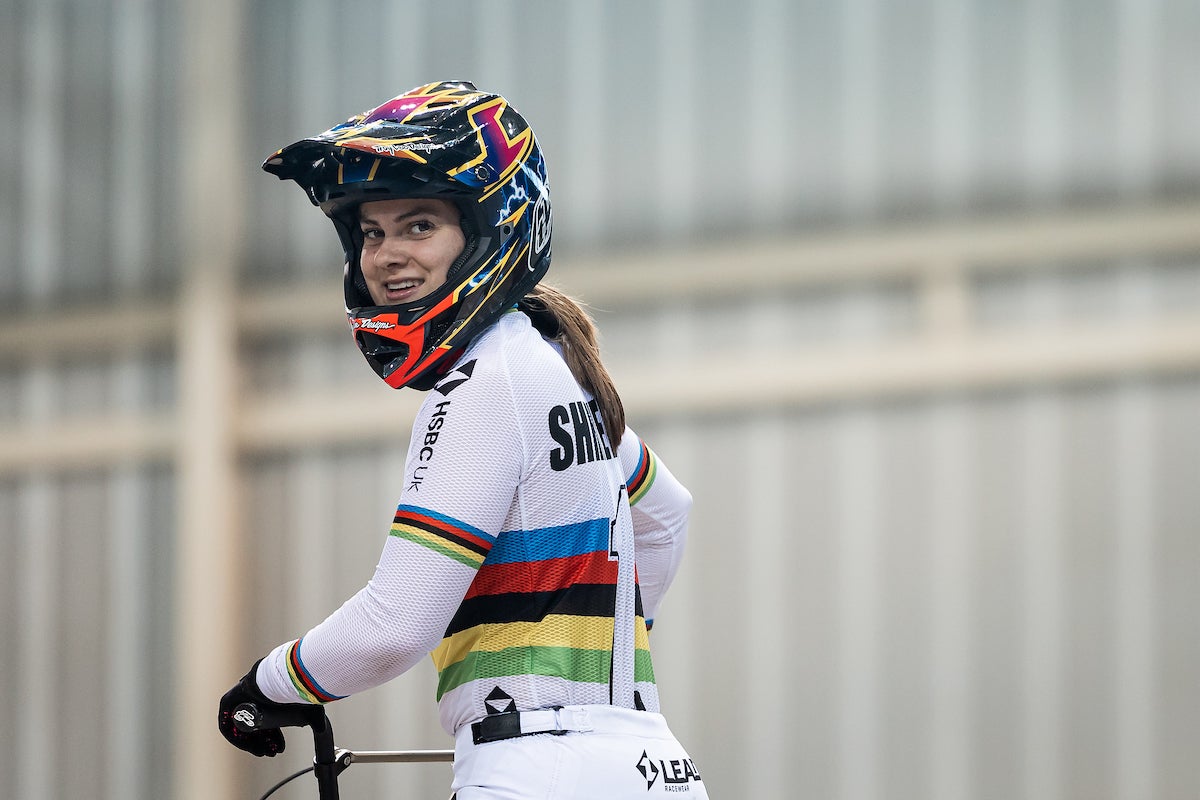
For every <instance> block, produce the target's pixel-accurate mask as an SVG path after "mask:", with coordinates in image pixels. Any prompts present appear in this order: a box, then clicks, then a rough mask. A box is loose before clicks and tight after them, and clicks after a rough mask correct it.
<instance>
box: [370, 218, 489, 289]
mask: <svg viewBox="0 0 1200 800" xmlns="http://www.w3.org/2000/svg"><path fill="white" fill-rule="evenodd" d="M460 217H461V215H460V214H459V211H458V208H456V207H455V205H454V204H453V203H451V202H449V201H448V200H434V199H431V198H413V197H405V198H398V199H395V200H375V201H372V202H369V203H363V204H362V205H361V206H360V207H359V209H358V221H359V228H360V229H361V230H362V237H363V246H362V256H361V259H360V261H361V264H362V274H363V278H364V279H365V280H366V283H367V289H368V290H369V291H370V292H371V299H372V300H374V301H375V304H376V305H381V306H391V305H396V304H399V303H411V302H412V301H414V300H420V299H421V298H422V297H426V296H428V295H430V294H431V293H433V291H434V290H436V289H437V288H438V287H439V286H441V285H442V284H443V283H445V282H446V273H447V272H449V271H450V265H451V264H453V263H454V261H455V259H457V258H458V257H459V255H460V254H461V253H462V251H463V248H464V247H465V246H466V241H467V240H466V236H465V235H464V234H463V230H462V226H461V225H460V224H459V219H460Z"/></svg>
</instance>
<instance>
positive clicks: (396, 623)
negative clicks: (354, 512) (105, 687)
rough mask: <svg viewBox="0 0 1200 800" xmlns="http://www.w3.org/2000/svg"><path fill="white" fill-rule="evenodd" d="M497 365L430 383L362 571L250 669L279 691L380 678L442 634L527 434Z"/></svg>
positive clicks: (293, 696) (509, 489)
mask: <svg viewBox="0 0 1200 800" xmlns="http://www.w3.org/2000/svg"><path fill="white" fill-rule="evenodd" d="M507 392H508V389H507V385H506V383H505V380H504V376H503V375H496V374H488V375H481V374H479V371H477V372H476V373H475V374H474V375H473V376H472V379H471V380H470V381H468V382H465V383H462V384H460V385H458V386H456V387H454V389H453V393H452V394H446V395H442V394H440V393H439V392H438V391H437V390H436V389H435V390H434V391H432V392H430V394H429V397H428V398H427V400H426V402H425V404H424V405H423V406H422V408H421V411H420V412H419V414H418V415H417V419H416V421H415V422H414V425H413V435H412V440H411V443H410V446H409V453H408V459H407V462H406V465H405V484H406V485H405V488H404V491H403V494H402V496H401V500H400V504H399V507H398V508H397V511H396V515H395V518H394V520H393V523H392V526H391V530H390V531H389V534H390V535H389V536H388V538H387V541H386V543H385V544H384V547H383V553H382V555H381V557H380V560H379V563H378V565H377V566H376V568H375V573H374V575H373V577H372V578H371V580H370V582H369V583H368V584H367V585H366V586H365V587H363V589H361V590H360V591H359V592H358V593H357V594H355V595H354V596H353V597H351V598H350V599H349V600H348V601H346V603H345V604H343V605H342V607H341V608H339V609H338V610H337V611H335V612H333V614H331V615H330V616H329V617H328V618H327V619H326V620H325V621H324V622H322V623H321V624H319V625H317V626H316V627H315V628H313V629H312V630H310V631H309V632H308V633H306V634H305V635H304V636H303V637H301V638H300V639H297V640H295V641H291V642H286V643H284V644H282V645H280V646H279V647H277V648H275V649H274V650H273V651H272V652H271V653H270V654H269V655H268V656H267V657H266V658H264V659H263V660H262V663H261V664H260V665H259V667H258V671H257V681H258V684H259V687H260V688H261V689H262V692H263V694H265V695H266V696H267V697H268V698H269V699H271V700H273V701H275V702H289V703H296V702H307V703H313V702H328V701H330V700H336V699H338V698H340V697H344V696H346V695H349V694H353V693H355V692H360V691H363V690H364V689H369V688H371V687H373V686H378V685H379V684H382V683H385V682H386V681H388V680H390V679H392V678H394V677H396V676H397V675H399V674H401V673H403V672H405V671H406V670H408V669H410V668H411V667H412V666H413V665H414V664H416V663H417V662H418V661H419V660H421V659H422V658H423V657H425V655H427V654H428V653H429V652H430V651H431V650H433V649H434V648H435V647H436V646H437V645H438V643H439V642H440V641H441V639H442V636H443V634H444V633H445V631H446V627H447V625H448V624H449V622H450V620H451V619H452V618H453V616H454V613H455V611H456V610H457V609H458V607H459V605H460V604H461V602H462V598H463V596H464V595H465V594H466V592H467V589H468V588H469V587H470V585H471V582H472V581H473V580H474V578H475V575H476V572H477V571H478V569H479V565H480V564H482V563H483V559H484V558H485V557H486V555H487V553H488V551H489V550H490V549H491V546H492V543H493V542H494V541H495V537H496V535H497V533H498V532H499V530H500V527H501V526H502V524H503V521H504V517H505V515H506V513H507V512H508V509H509V507H510V505H511V503H512V497H513V493H514V490H515V487H516V486H517V484H518V482H519V481H520V474H521V471H522V469H523V463H524V458H523V446H522V443H521V441H520V435H519V433H518V429H517V426H516V424H515V418H514V419H508V418H506V416H505V415H510V416H511V415H512V414H513V412H512V406H511V403H506V402H504V401H503V399H502V398H504V397H506V396H507Z"/></svg>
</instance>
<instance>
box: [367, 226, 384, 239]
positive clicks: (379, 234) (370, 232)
mask: <svg viewBox="0 0 1200 800" xmlns="http://www.w3.org/2000/svg"><path fill="white" fill-rule="evenodd" d="M362 236H363V241H371V240H372V239H382V238H383V231H381V230H379V228H363V229H362Z"/></svg>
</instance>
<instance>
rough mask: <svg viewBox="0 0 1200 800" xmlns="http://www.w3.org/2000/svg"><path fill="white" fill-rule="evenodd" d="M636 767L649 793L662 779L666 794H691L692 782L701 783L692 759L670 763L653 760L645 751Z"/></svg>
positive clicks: (674, 760) (680, 759)
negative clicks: (644, 780)
mask: <svg viewBox="0 0 1200 800" xmlns="http://www.w3.org/2000/svg"><path fill="white" fill-rule="evenodd" d="M634 767H636V768H637V771H638V772H640V773H642V777H643V778H645V779H646V791H647V792H648V791H650V790H651V789H653V788H654V784H656V783H658V781H659V779H660V778H661V779H662V783H663V791H664V792H690V791H691V790H692V787H691V783H692V781H697V782H699V781H700V773H699V771H697V769H696V765H695V764H694V763H693V762H692V760H691V759H690V758H677V759H672V760H670V761H666V760H663V759H653V758H651V757H650V756H649V755H648V754H647V753H646V751H645V750H643V751H642V757H641V758H639V759H638V762H637V763H636V764H634Z"/></svg>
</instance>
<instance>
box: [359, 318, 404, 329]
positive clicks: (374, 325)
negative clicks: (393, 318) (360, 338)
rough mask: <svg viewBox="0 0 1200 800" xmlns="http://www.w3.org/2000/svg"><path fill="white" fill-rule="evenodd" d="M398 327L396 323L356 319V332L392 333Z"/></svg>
mask: <svg viewBox="0 0 1200 800" xmlns="http://www.w3.org/2000/svg"><path fill="white" fill-rule="evenodd" d="M394 327H396V323H394V322H384V321H383V320H381V319H358V318H355V319H354V330H356V331H390V330H391V329H392V328H394Z"/></svg>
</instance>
